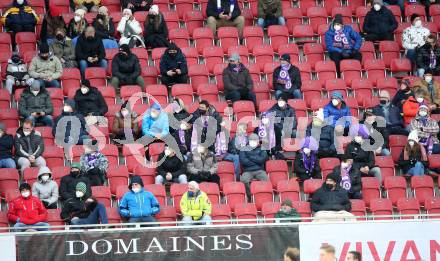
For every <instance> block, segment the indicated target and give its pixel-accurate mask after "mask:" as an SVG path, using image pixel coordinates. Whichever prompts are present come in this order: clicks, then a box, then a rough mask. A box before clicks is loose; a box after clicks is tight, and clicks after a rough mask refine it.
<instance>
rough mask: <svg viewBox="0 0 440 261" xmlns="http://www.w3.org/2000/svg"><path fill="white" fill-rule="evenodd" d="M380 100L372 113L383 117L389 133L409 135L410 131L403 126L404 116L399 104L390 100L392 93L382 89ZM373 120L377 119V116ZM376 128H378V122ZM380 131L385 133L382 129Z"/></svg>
mask: <svg viewBox="0 0 440 261" xmlns="http://www.w3.org/2000/svg"><path fill="white" fill-rule="evenodd" d="M379 101H380V102H379V104H378V105H376V106H375V107H373V108H372V109H371V114H372V115H374V116H376V117H383V119H384V120H385V123H386V131H387V132H388V134H394V135H408V131H407V130H406V129H405V128H404V126H403V118H402V116H401V115H400V109H399V107H398V106H396V105H394V103H391V102H390V94H389V93H388V91H385V90H382V91H380V92H379ZM372 121H377V120H376V118H375V119H374V120H372ZM372 121H371V122H372ZM375 128H376V129H377V128H378V127H377V124H376V126H375ZM380 132H381V133H383V132H382V130H381V131H380ZM384 148H385V147H384Z"/></svg>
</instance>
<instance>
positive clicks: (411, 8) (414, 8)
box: [405, 4, 426, 21]
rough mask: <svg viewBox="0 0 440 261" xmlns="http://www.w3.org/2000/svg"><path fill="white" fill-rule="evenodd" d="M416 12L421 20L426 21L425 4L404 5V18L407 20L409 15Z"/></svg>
mask: <svg viewBox="0 0 440 261" xmlns="http://www.w3.org/2000/svg"><path fill="white" fill-rule="evenodd" d="M413 14H417V15H418V16H420V18H421V19H422V21H426V14H425V6H423V5H419V4H410V5H407V6H405V15H406V20H407V21H409V20H410V18H411V15H413Z"/></svg>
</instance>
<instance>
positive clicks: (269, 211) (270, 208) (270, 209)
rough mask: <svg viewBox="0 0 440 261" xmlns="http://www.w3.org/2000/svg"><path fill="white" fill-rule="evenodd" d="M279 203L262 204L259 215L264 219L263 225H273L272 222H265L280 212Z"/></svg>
mask: <svg viewBox="0 0 440 261" xmlns="http://www.w3.org/2000/svg"><path fill="white" fill-rule="evenodd" d="M280 208H281V203H280V202H264V203H263V206H262V207H261V215H263V218H264V219H265V220H264V221H265V223H273V222H274V221H273V220H271V221H269V220H266V219H269V218H275V214H276V213H277V212H278V211H279V210H280Z"/></svg>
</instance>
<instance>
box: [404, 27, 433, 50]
mask: <svg viewBox="0 0 440 261" xmlns="http://www.w3.org/2000/svg"><path fill="white" fill-rule="evenodd" d="M429 34H430V32H429V29H427V28H425V27H423V26H422V27H415V26H410V27H408V28H406V29H405V30H403V34H402V46H403V48H405V49H406V50H408V49H415V48H416V47H420V46H423V45H424V44H425V39H426V37H427V36H428V35H429Z"/></svg>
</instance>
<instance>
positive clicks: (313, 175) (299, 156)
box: [294, 137, 321, 181]
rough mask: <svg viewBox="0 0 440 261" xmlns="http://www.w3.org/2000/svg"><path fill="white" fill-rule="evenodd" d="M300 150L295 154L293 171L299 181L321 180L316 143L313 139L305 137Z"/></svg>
mask: <svg viewBox="0 0 440 261" xmlns="http://www.w3.org/2000/svg"><path fill="white" fill-rule="evenodd" d="M300 147H301V149H300V150H299V151H298V152H297V153H296V157H295V161H294V169H295V173H296V176H297V177H298V179H299V180H300V181H304V180H307V179H321V167H320V166H319V159H318V155H317V152H318V143H317V142H316V140H315V138H313V137H305V138H304V140H302V142H301V146H300Z"/></svg>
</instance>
